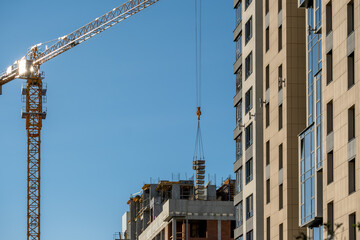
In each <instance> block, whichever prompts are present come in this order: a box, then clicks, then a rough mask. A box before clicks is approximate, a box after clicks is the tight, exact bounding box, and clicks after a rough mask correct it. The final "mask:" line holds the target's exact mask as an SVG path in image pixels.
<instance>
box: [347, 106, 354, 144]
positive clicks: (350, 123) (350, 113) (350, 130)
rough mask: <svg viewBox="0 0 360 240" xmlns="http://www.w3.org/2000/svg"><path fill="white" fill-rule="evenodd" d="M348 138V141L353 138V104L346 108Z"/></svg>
mask: <svg viewBox="0 0 360 240" xmlns="http://www.w3.org/2000/svg"><path fill="white" fill-rule="evenodd" d="M348 116H349V117H348V138H349V142H350V141H351V140H352V139H354V138H355V106H352V107H351V108H349V110H348Z"/></svg>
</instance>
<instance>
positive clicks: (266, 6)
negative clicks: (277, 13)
mask: <svg viewBox="0 0 360 240" xmlns="http://www.w3.org/2000/svg"><path fill="white" fill-rule="evenodd" d="M268 13H269V0H265V15H266V14H268Z"/></svg>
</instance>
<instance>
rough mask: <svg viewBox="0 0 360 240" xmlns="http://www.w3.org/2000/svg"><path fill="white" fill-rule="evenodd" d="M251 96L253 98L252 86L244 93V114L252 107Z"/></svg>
mask: <svg viewBox="0 0 360 240" xmlns="http://www.w3.org/2000/svg"><path fill="white" fill-rule="evenodd" d="M252 98H253V94H252V88H250V89H249V90H248V91H247V92H246V93H245V114H247V113H248V112H249V111H250V110H251V109H252V105H253V104H252Z"/></svg>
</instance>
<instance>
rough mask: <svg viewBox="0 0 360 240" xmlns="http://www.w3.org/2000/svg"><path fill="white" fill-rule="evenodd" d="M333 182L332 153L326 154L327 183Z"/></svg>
mask: <svg viewBox="0 0 360 240" xmlns="http://www.w3.org/2000/svg"><path fill="white" fill-rule="evenodd" d="M333 181H334V155H333V151H331V152H329V153H328V154H327V183H328V184H330V183H332V182H333Z"/></svg>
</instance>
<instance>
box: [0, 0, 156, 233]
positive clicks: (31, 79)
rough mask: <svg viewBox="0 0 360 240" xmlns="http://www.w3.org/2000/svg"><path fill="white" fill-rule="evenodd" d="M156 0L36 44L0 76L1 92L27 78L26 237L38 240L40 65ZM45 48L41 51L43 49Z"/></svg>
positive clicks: (133, 2) (133, 0)
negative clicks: (48, 41) (46, 42)
mask: <svg viewBox="0 0 360 240" xmlns="http://www.w3.org/2000/svg"><path fill="white" fill-rule="evenodd" d="M158 1H159V0H130V1H128V2H126V3H124V4H122V5H121V6H119V7H117V8H114V9H113V10H111V11H110V12H108V13H106V14H104V15H102V16H101V17H98V18H96V19H95V20H94V21H92V22H90V23H88V24H86V25H85V26H83V27H81V28H79V29H77V30H76V31H74V32H72V33H70V34H68V35H65V36H63V37H60V38H58V39H57V40H56V42H55V43H54V44H53V45H51V46H50V47H49V48H48V47H47V46H44V45H45V44H37V45H35V46H33V47H31V48H30V50H29V52H28V53H27V54H26V55H25V56H24V57H23V58H21V59H20V60H17V61H15V62H14V64H12V65H10V66H9V67H8V68H7V70H6V72H4V73H2V74H1V75H0V94H2V85H4V84H6V83H8V82H11V81H12V80H14V79H17V78H19V79H25V80H26V89H25V93H24V91H23V94H25V95H26V110H25V112H22V117H23V118H25V119H26V131H27V239H28V240H40V166H41V165H40V162H41V161H40V159H41V151H40V149H41V148H40V146H41V128H42V120H43V119H45V117H46V112H44V111H43V106H42V105H43V95H44V93H45V91H44V90H43V82H42V80H43V76H44V75H43V73H42V72H41V71H40V66H41V65H42V64H43V63H45V62H47V61H49V60H51V59H52V58H54V57H56V56H58V55H60V54H62V53H64V52H66V51H68V50H70V49H71V48H73V47H75V46H77V45H79V44H81V43H83V42H85V41H86V40H88V39H90V38H92V37H94V36H96V35H97V34H99V33H101V32H103V31H105V30H106V29H109V28H110V27H112V26H114V25H116V24H117V23H119V22H121V21H123V20H125V19H127V18H129V17H131V16H132V15H134V14H136V13H138V12H140V11H141V10H143V9H145V8H147V7H149V6H151V5H152V4H154V3H156V2H158ZM44 47H45V49H44V50H42V49H43V48H44Z"/></svg>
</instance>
